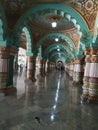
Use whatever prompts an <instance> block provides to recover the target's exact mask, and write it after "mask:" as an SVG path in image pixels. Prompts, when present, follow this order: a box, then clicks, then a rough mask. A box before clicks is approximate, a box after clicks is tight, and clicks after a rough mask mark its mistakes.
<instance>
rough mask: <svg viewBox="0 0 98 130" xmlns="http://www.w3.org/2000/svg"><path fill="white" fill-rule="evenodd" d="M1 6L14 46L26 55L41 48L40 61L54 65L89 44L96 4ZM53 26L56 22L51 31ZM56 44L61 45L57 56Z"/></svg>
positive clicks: (18, 2)
mask: <svg viewBox="0 0 98 130" xmlns="http://www.w3.org/2000/svg"><path fill="white" fill-rule="evenodd" d="M0 2H1V3H2V6H3V9H4V13H5V16H6V18H7V23H8V31H9V32H10V33H12V36H13V40H14V42H13V45H16V44H17V46H21V47H23V48H26V49H27V52H28V55H32V54H33V55H34V53H35V52H36V54H37V53H38V50H39V47H41V50H40V52H39V53H40V56H41V57H42V58H44V57H47V59H48V60H50V59H51V60H52V61H54V62H56V61H57V60H58V59H60V58H61V59H63V61H66V60H67V59H68V60H70V59H72V58H73V57H74V56H76V54H78V53H79V51H80V49H81V52H82V53H81V54H83V49H84V48H83V47H82V45H83V46H86V45H87V46H90V44H91V42H92V37H91V35H92V34H93V31H94V23H95V19H96V14H97V11H98V10H97V9H98V2H97V0H36V1H29V2H28V0H23V1H22V0H14V1H13V0H11V1H9V0H0ZM52 22H56V24H57V26H56V27H52ZM23 28H25V30H23ZM52 34H54V35H52ZM55 38H58V39H59V41H55ZM18 39H19V40H18ZM80 43H81V46H80ZM57 44H60V45H61V46H59V48H60V52H58V51H57ZM85 44H86V45H85ZM48 49H49V50H48ZM60 53H61V54H60ZM73 55H74V56H73ZM50 57H51V58H50ZM66 57H67V59H66Z"/></svg>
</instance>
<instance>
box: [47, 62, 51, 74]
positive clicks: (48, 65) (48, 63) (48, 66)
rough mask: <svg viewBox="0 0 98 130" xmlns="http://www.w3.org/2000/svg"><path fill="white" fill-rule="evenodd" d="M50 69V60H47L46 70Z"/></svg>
mask: <svg viewBox="0 0 98 130" xmlns="http://www.w3.org/2000/svg"><path fill="white" fill-rule="evenodd" d="M49 71H50V62H47V72H49Z"/></svg>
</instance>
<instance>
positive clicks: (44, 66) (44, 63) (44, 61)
mask: <svg viewBox="0 0 98 130" xmlns="http://www.w3.org/2000/svg"><path fill="white" fill-rule="evenodd" d="M45 74H46V60H43V76H45Z"/></svg>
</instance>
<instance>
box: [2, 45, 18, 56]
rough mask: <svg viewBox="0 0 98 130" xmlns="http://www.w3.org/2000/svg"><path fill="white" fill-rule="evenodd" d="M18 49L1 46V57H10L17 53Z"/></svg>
mask: <svg viewBox="0 0 98 130" xmlns="http://www.w3.org/2000/svg"><path fill="white" fill-rule="evenodd" d="M17 52H18V49H16V48H10V47H0V57H2V58H8V57H9V55H13V56H14V55H15V54H17Z"/></svg>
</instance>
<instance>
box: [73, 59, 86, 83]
mask: <svg viewBox="0 0 98 130" xmlns="http://www.w3.org/2000/svg"><path fill="white" fill-rule="evenodd" d="M83 75H84V57H77V58H75V60H74V73H73V82H74V83H76V84H81V83H83Z"/></svg>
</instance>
